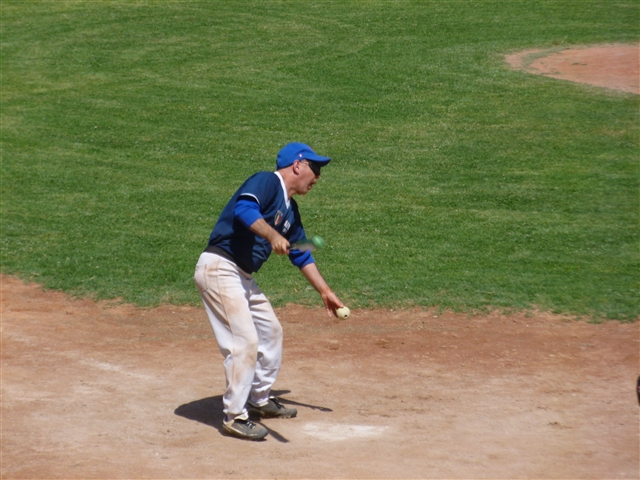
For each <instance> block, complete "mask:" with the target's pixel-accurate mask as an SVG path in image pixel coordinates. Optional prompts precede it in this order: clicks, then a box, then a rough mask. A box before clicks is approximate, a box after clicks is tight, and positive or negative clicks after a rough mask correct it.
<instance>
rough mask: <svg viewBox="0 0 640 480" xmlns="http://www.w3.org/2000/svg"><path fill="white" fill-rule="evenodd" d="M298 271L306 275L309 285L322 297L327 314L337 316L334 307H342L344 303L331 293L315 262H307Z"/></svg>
mask: <svg viewBox="0 0 640 480" xmlns="http://www.w3.org/2000/svg"><path fill="white" fill-rule="evenodd" d="M300 271H301V272H302V274H303V275H304V276H305V277H306V279H307V281H308V282H309V283H310V284H311V286H312V287H313V288H315V289H316V290H317V291H318V293H319V294H320V296H321V297H322V302H323V303H324V306H325V307H326V308H327V314H328V315H329V316H331V315H333V316H334V317H337V316H338V315H337V314H336V309H337V308H340V307H344V304H343V303H342V302H341V301H340V299H339V298H338V297H337V295H336V294H335V293H333V291H332V290H331V288H330V287H329V285H327V282H325V280H324V278H322V275H321V274H320V270H318V267H317V266H316V264H315V263H309V264H307V265H305V266H304V267H302V268H301V269H300Z"/></svg>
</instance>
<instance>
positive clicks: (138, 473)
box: [2, 276, 640, 479]
mask: <svg viewBox="0 0 640 480" xmlns="http://www.w3.org/2000/svg"><path fill="white" fill-rule="evenodd" d="M278 314H279V316H280V318H281V320H282V323H283V326H284V330H285V358H284V365H283V369H282V371H281V374H280V377H279V379H278V382H277V384H276V388H277V391H276V393H278V394H279V395H281V397H282V398H283V399H284V403H286V404H289V405H294V406H296V407H297V408H298V412H299V414H298V417H297V418H295V419H290V420H267V421H265V422H264V425H265V426H267V428H269V429H270V432H271V434H270V435H269V437H267V440H266V441H264V442H246V441H242V440H237V439H233V438H229V437H226V436H224V435H223V434H222V433H221V431H220V422H221V412H220V410H221V400H220V395H221V393H222V392H223V389H224V377H223V371H222V364H221V357H220V354H219V352H218V351H217V346H216V343H215V340H214V338H213V335H212V333H211V331H210V327H209V326H208V323H207V320H206V316H205V314H204V312H203V310H202V309H199V308H182V307H180V308H179V307H172V306H165V307H161V308H158V309H154V310H139V309H136V308H134V307H132V306H126V305H125V306H122V305H120V306H109V304H106V303H101V304H97V303H94V302H91V301H89V300H70V299H69V298H67V297H66V296H65V295H63V294H61V293H56V292H44V291H43V290H42V289H41V288H39V287H38V286H37V285H34V284H30V285H25V284H24V283H22V282H21V281H19V280H17V279H15V278H11V277H6V276H5V277H3V278H2V341H3V344H2V478H5V479H12V478H22V479H24V478H66V479H76V478H77V479H80V478H110V479H112V478H594V479H602V478H638V474H639V469H638V462H639V454H638V451H639V438H638V426H639V410H640V409H639V407H638V400H637V398H636V394H635V380H636V377H637V376H638V361H639V358H638V347H639V328H638V327H639V325H638V323H635V324H620V323H617V322H609V323H605V324H589V323H586V322H583V321H572V320H568V319H565V318H561V317H557V316H551V315H547V314H531V315H529V316H527V315H524V314H518V315H510V316H506V315H499V314H491V315H487V316H476V317H472V316H466V315H459V314H455V315H454V314H451V313H445V314H440V315H438V314H436V313H435V312H425V311H420V310H403V311H383V310H377V311H355V312H353V314H352V316H351V318H350V319H348V320H346V321H338V320H334V319H328V318H327V317H326V314H325V313H324V312H323V311H321V310H319V309H318V310H313V309H302V308H300V307H295V306H290V307H287V308H284V309H281V310H279V311H278Z"/></svg>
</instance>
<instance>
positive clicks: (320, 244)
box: [309, 235, 326, 248]
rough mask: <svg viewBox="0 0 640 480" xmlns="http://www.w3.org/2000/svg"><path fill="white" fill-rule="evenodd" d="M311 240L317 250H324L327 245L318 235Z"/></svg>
mask: <svg viewBox="0 0 640 480" xmlns="http://www.w3.org/2000/svg"><path fill="white" fill-rule="evenodd" d="M309 240H310V241H311V243H312V244H313V246H314V247H316V248H324V246H325V245H326V243H324V240H323V239H322V237H319V236H318V235H314V236H313V237H311V238H310V239H309Z"/></svg>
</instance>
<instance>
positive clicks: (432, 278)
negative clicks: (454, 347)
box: [0, 0, 640, 320]
mask: <svg viewBox="0 0 640 480" xmlns="http://www.w3.org/2000/svg"><path fill="white" fill-rule="evenodd" d="M0 8H1V9H2V10H1V13H2V18H1V26H2V52H1V53H2V92H1V93H2V124H1V134H2V172H1V173H2V235H1V252H2V271H3V272H4V273H8V274H16V275H20V276H21V277H24V278H30V279H34V280H36V281H38V282H40V283H42V284H43V285H45V286H46V287H48V288H53V289H60V290H64V291H67V292H71V293H73V294H75V295H80V296H90V297H94V298H122V299H123V300H124V301H128V302H134V303H136V304H138V305H141V306H149V305H157V304H159V303H162V302H172V303H177V304H182V303H188V304H194V305H197V304H199V298H198V295H197V292H196V290H195V287H194V285H193V280H192V276H193V267H194V265H195V262H196V261H197V258H198V256H199V254H200V252H201V251H202V249H203V248H204V246H205V244H206V240H207V238H208V235H209V232H210V230H211V228H212V226H213V224H214V223H215V220H216V218H217V215H218V214H219V213H220V211H221V209H222V207H223V206H224V204H225V203H226V201H227V200H228V198H229V197H230V195H231V194H232V193H233V191H234V190H235V189H236V188H237V187H238V186H239V185H240V183H242V181H243V180H244V179H245V178H246V177H247V176H248V175H249V174H251V173H253V172H254V171H257V170H271V169H272V168H273V166H274V163H275V155H276V153H277V151H278V149H279V148H280V147H281V146H282V145H284V144H285V143H286V142H289V141H303V142H306V143H309V144H311V145H312V146H313V147H314V148H315V149H316V151H318V152H319V153H321V154H325V155H330V156H332V157H333V158H334V161H333V162H332V164H331V165H330V166H329V167H328V168H326V169H325V172H324V173H323V176H322V179H321V181H320V183H319V184H318V185H317V186H316V188H315V189H314V190H313V191H312V192H311V194H310V195H308V196H307V197H305V198H301V199H300V200H299V203H300V205H301V210H302V214H303V220H304V222H305V227H306V229H307V232H308V233H310V234H317V235H320V236H322V237H323V238H324V239H325V240H326V241H327V243H328V247H327V248H326V249H324V250H323V251H320V252H318V253H317V254H316V255H315V257H316V259H317V260H318V264H319V266H320V268H321V270H322V272H323V273H324V275H325V277H326V278H327V280H328V281H329V283H330V284H331V285H332V287H333V288H334V289H335V290H336V292H337V293H338V294H339V295H340V297H341V298H342V299H343V300H344V301H345V302H346V303H347V304H349V305H350V306H351V307H367V306H413V305H418V306H425V307H430V306H435V307H439V308H451V309H454V310H464V311H470V310H476V309H481V310H482V309H491V308H501V309H509V310H513V309H531V308H540V309H543V310H548V311H552V312H557V313H568V314H572V315H584V316H589V317H591V318H594V319H606V318H609V319H620V320H634V319H637V318H638V316H639V308H638V307H639V302H638V286H639V284H638V280H639V277H638V272H639V268H638V267H639V262H638V260H639V255H638V254H639V249H638V220H639V218H638V217H639V215H638V213H639V211H638V206H639V199H640V198H639V195H638V193H639V189H638V178H639V177H638V152H639V150H638V146H639V145H638V143H639V142H638V140H639V131H638V125H639V122H638V112H639V109H638V106H639V105H638V97H637V96H635V95H630V94H622V93H614V92H608V91H606V90H601V89H597V88H595V87H588V86H583V85H577V84H573V83H569V82H562V81H558V80H553V79H548V78H544V77H538V76H532V75H528V74H525V73H523V72H516V71H512V70H509V69H508V68H506V67H505V65H504V62H503V55H504V54H506V53H510V52H513V51H516V50H518V49H525V48H535V47H538V48H553V47H569V46H571V45H574V44H575V45H577V44H593V43H611V42H637V41H638V39H639V37H640V32H639V25H640V22H639V20H640V5H639V4H638V2H635V1H623V0H621V1H617V2H612V1H610V0H601V1H588V0H565V1H560V0H558V1H536V2H525V1H506V0H505V1H489V0H484V1H473V2H472V1H452V0H433V1H422V2H408V1H368V2H346V1H345V2H342V1H334V2H315V1H314V2H280V1H268V2H255V5H251V4H250V3H247V2H244V1H242V2H240V1H238V2H231V1H228V2H205V1H200V2H198V1H190V2H152V1H141V0H139V1H109V2H106V1H97V0H94V1H66V2H65V1H23V0H20V1H17V0H16V1H13V0H4V1H3V2H2V5H1V7H0ZM257 279H258V282H259V283H260V285H261V286H262V288H263V290H264V291H265V292H266V293H267V294H268V295H269V296H270V298H271V299H272V301H273V303H274V304H275V305H283V304H285V303H287V302H295V303H302V304H307V305H317V304H318V303H319V299H318V297H317V294H315V292H313V291H310V289H309V288H308V286H307V285H306V283H305V281H304V278H303V277H302V276H301V275H299V274H298V273H297V272H296V270H295V268H293V267H291V265H290V264H289V263H288V261H287V260H286V259H283V258H279V257H276V256H275V255H274V256H273V257H272V259H271V260H270V261H269V262H267V264H266V265H265V266H264V267H263V269H262V270H261V271H260V272H259V273H258V274H257Z"/></svg>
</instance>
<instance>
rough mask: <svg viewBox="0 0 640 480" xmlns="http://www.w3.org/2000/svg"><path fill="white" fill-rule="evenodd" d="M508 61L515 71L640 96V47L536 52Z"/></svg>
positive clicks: (510, 57) (525, 52)
mask: <svg viewBox="0 0 640 480" xmlns="http://www.w3.org/2000/svg"><path fill="white" fill-rule="evenodd" d="M505 60H506V62H507V63H508V64H509V65H510V66H511V67H512V68H515V69H519V70H525V71H527V72H529V73H535V74H538V75H544V76H547V77H552V78H557V79H560V80H569V81H572V82H577V83H586V84H589V85H594V86H597V87H604V88H609V89H612V90H619V91H622V92H628V93H635V94H640V45H626V44H612V45H595V46H584V47H579V48H570V49H558V48H555V49H548V50H542V49H533V50H526V51H524V52H518V53H514V54H512V55H508V56H507V57H506V59H505Z"/></svg>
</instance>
